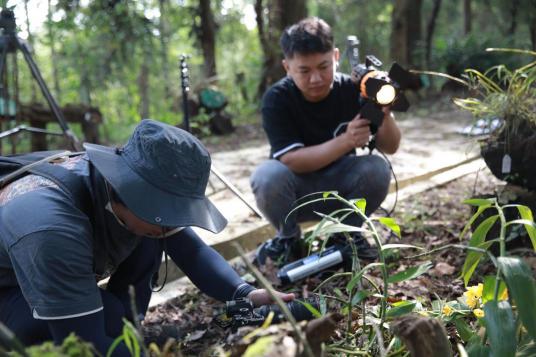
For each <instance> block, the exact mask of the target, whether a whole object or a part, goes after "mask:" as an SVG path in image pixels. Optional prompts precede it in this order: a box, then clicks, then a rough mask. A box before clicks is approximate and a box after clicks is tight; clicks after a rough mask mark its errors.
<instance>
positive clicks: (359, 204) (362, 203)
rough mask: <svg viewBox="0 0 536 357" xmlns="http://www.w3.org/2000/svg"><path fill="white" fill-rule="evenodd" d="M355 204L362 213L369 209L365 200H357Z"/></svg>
mask: <svg viewBox="0 0 536 357" xmlns="http://www.w3.org/2000/svg"><path fill="white" fill-rule="evenodd" d="M354 204H355V206H356V207H357V208H358V209H359V210H360V211H361V212H363V213H365V209H366V208H367V200H365V199H364V198H359V199H357V200H355V202H354Z"/></svg>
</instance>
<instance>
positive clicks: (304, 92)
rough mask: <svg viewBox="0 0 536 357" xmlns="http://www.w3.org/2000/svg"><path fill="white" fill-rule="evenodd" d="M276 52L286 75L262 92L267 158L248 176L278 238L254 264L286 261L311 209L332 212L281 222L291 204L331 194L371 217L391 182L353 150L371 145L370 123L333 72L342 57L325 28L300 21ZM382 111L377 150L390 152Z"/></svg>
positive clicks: (352, 91) (374, 160)
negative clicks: (361, 206)
mask: <svg viewBox="0 0 536 357" xmlns="http://www.w3.org/2000/svg"><path fill="white" fill-rule="evenodd" d="M281 47H282V49H283V53H284V55H285V58H284V60H283V66H284V67H285V70H286V72H287V76H286V77H285V78H283V79H281V80H280V81H279V82H277V83H275V84H274V85H273V86H272V87H271V88H270V89H269V90H268V91H267V92H266V93H265V95H264V98H263V104H262V118H263V127H264V129H265V131H266V134H267V136H268V140H269V142H270V145H271V153H270V156H271V160H268V161H267V162H264V163H263V164H261V165H260V166H259V167H258V168H257V169H256V170H255V172H254V173H253V175H252V177H251V186H252V189H253V192H254V194H255V198H256V201H257V205H258V206H259V208H260V209H261V211H262V212H263V213H264V215H265V216H266V217H267V219H268V220H269V221H270V222H271V223H272V224H273V225H274V226H275V228H276V229H277V237H276V238H274V239H272V240H270V241H268V242H266V243H264V244H263V245H262V246H261V247H260V248H259V250H258V252H257V262H258V263H259V264H264V261H265V259H266V257H270V258H272V259H281V260H283V261H285V260H287V259H289V258H290V257H289V253H291V249H290V248H291V247H292V246H293V245H294V244H293V243H295V242H296V238H299V237H300V234H301V233H300V229H299V226H298V224H297V223H298V222H300V221H306V220H311V219H316V220H318V215H316V214H314V212H313V211H317V212H318V211H319V212H324V213H330V212H332V211H333V210H334V209H336V206H334V205H330V204H326V203H322V204H316V205H315V204H313V205H310V206H306V207H305V208H303V209H300V210H299V212H298V214H293V215H291V216H289V217H288V219H285V218H286V216H287V214H288V213H289V212H290V210H291V209H292V207H293V204H294V202H295V200H296V199H298V198H300V197H303V196H305V195H307V194H310V193H313V192H320V191H333V190H335V191H338V192H339V194H341V195H342V196H344V197H346V198H365V199H366V201H367V209H366V213H367V214H370V213H371V212H373V211H374V210H376V209H377V208H378V207H379V206H380V204H381V202H382V201H383V200H384V199H385V197H386V195H387V192H388V187H389V182H390V171H389V168H388V165H387V163H386V162H385V161H384V160H383V159H382V158H381V157H380V156H376V155H360V156H356V150H355V149H356V148H363V147H365V146H366V145H367V144H368V143H369V141H370V138H371V131H370V126H369V124H370V122H369V120H367V118H362V117H361V116H360V115H359V110H360V108H361V103H362V98H361V97H360V94H359V89H358V86H357V84H355V83H354V82H352V80H351V78H350V77H349V76H347V75H344V74H341V73H337V72H336V66H337V62H338V60H339V56H340V54H339V50H338V49H337V48H335V47H334V45H333V35H332V33H331V28H330V27H329V25H328V24H327V23H326V22H325V21H323V20H321V19H319V18H307V19H304V20H302V21H300V22H299V23H297V24H295V25H293V26H291V27H289V28H287V29H286V30H285V31H284V33H283V35H282V36H281ZM384 113H385V117H384V120H383V124H382V125H381V126H380V127H379V128H378V131H377V133H376V134H375V140H376V148H377V149H378V150H380V151H382V152H384V153H387V154H393V153H394V152H396V150H397V149H398V145H399V143H400V136H401V134H400V130H399V128H398V126H397V124H396V122H395V119H394V117H393V115H392V114H391V113H390V111H389V110H388V109H385V110H384ZM345 223H348V224H352V225H356V226H360V225H361V224H362V221H361V220H360V219H359V217H357V215H352V216H351V217H349V218H348V219H347V220H346V221H345ZM356 242H357V244H358V250H359V256H360V257H361V258H369V259H374V258H375V253H376V252H375V250H374V249H371V247H370V246H368V243H367V242H366V240H364V239H358V240H357V241H356ZM282 254H283V255H284V256H283V257H281V255H282Z"/></svg>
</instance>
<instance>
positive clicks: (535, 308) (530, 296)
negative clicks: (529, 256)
mask: <svg viewBox="0 0 536 357" xmlns="http://www.w3.org/2000/svg"><path fill="white" fill-rule="evenodd" d="M498 264H499V269H500V271H501V273H502V274H503V276H504V280H505V282H506V285H508V295H509V296H510V298H511V299H512V300H513V301H514V303H515V305H516V306H517V311H518V315H519V317H520V318H521V322H523V325H524V326H525V328H526V329H527V331H528V333H529V335H530V336H532V338H533V339H534V340H536V304H535V301H536V282H535V281H534V277H533V276H532V271H531V269H530V268H529V267H528V266H527V264H526V263H525V262H524V261H523V260H521V259H520V258H514V257H499V258H498Z"/></svg>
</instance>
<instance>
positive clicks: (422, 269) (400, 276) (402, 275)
mask: <svg viewBox="0 0 536 357" xmlns="http://www.w3.org/2000/svg"><path fill="white" fill-rule="evenodd" d="M431 267H432V263H431V262H426V263H424V264H421V265H419V266H416V267H412V268H409V269H406V270H404V271H401V272H399V273H396V274H395V275H391V276H390V277H389V278H387V282H388V283H390V284H392V283H399V282H401V281H404V280H409V279H413V278H416V277H418V276H420V275H422V274H424V273H426V272H427V271H428V270H430V268H431Z"/></svg>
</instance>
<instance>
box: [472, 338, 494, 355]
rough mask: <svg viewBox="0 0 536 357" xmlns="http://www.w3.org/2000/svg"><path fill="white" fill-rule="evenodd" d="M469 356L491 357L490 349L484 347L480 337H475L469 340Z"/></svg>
mask: <svg viewBox="0 0 536 357" xmlns="http://www.w3.org/2000/svg"><path fill="white" fill-rule="evenodd" d="M466 352H467V355H468V356H469V357H489V356H490V349H489V347H488V346H483V345H482V343H481V341H480V337H479V336H476V335H475V336H474V337H473V338H471V340H469V342H468V343H467V348H466Z"/></svg>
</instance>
